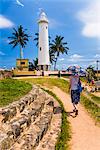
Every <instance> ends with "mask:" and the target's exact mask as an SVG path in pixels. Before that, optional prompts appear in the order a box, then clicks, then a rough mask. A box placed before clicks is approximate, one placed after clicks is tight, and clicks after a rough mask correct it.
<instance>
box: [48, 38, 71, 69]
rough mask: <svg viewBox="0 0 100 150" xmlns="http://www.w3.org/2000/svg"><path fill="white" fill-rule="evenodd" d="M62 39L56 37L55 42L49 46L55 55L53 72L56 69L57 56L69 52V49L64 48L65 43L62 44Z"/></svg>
mask: <svg viewBox="0 0 100 150" xmlns="http://www.w3.org/2000/svg"><path fill="white" fill-rule="evenodd" d="M63 39H64V37H61V36H58V35H56V38H55V40H53V41H52V43H51V44H50V49H51V50H52V51H53V52H54V53H55V54H56V57H55V60H56V61H55V65H54V70H55V69H56V63H57V59H58V57H59V55H60V54H64V53H65V54H67V53H68V50H69V48H68V47H66V45H67V42H63Z"/></svg>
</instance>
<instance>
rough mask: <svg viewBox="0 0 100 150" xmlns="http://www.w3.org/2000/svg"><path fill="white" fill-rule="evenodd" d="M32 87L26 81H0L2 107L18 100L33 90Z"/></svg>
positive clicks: (0, 105) (0, 103)
mask: <svg viewBox="0 0 100 150" xmlns="http://www.w3.org/2000/svg"><path fill="white" fill-rule="evenodd" d="M31 88H32V86H31V84H29V83H25V82H24V81H18V80H13V79H4V80H1V81H0V107H2V106H6V105H8V104H9V103H12V102H13V101H16V100H18V99H19V98H20V97H22V96H23V95H25V94H27V93H28V92H29V91H30V90H31Z"/></svg>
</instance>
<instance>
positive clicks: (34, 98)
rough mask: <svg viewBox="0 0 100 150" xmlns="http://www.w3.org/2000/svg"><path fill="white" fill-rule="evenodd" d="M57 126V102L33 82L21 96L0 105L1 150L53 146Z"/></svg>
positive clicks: (59, 122)
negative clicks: (2, 106)
mask: <svg viewBox="0 0 100 150" xmlns="http://www.w3.org/2000/svg"><path fill="white" fill-rule="evenodd" d="M60 126H61V108H60V106H59V104H58V102H57V101H55V100H54V99H53V98H52V97H51V96H49V95H48V94H47V93H45V92H44V91H42V90H41V89H40V88H39V87H37V86H33V88H32V90H31V91H30V92H29V93H28V94H27V95H25V96H24V97H23V98H21V99H20V100H18V101H16V102H14V103H12V104H10V105H9V106H7V107H4V108H0V150H34V149H35V150H42V149H45V150H53V149H55V144H56V142H57V137H58V135H59V133H60Z"/></svg>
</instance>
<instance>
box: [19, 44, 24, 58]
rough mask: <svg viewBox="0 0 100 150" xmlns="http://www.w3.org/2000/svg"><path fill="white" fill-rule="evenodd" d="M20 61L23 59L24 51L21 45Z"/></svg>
mask: <svg viewBox="0 0 100 150" xmlns="http://www.w3.org/2000/svg"><path fill="white" fill-rule="evenodd" d="M20 59H23V49H22V47H21V45H20Z"/></svg>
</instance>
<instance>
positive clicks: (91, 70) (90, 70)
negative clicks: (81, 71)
mask: <svg viewBox="0 0 100 150" xmlns="http://www.w3.org/2000/svg"><path fill="white" fill-rule="evenodd" d="M86 72H87V79H88V81H89V82H90V81H91V80H92V78H94V79H96V75H95V70H94V67H93V66H92V65H90V66H88V67H87V69H86Z"/></svg>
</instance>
